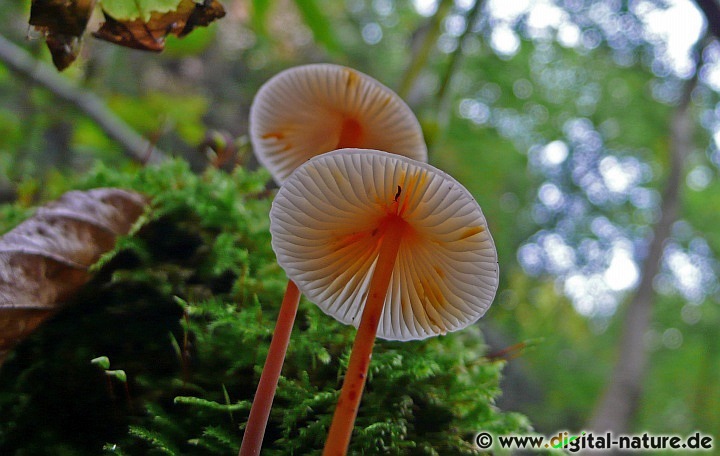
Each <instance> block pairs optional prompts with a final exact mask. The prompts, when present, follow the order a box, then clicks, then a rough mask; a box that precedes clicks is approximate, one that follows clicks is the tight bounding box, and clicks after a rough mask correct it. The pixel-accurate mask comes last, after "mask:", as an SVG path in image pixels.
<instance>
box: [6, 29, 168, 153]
mask: <svg viewBox="0 0 720 456" xmlns="http://www.w3.org/2000/svg"><path fill="white" fill-rule="evenodd" d="M0 62H2V63H4V64H5V65H7V67H8V68H9V69H11V70H12V71H14V72H15V73H17V74H18V75H20V76H21V77H23V78H25V79H26V80H28V81H30V82H32V83H33V84H36V85H39V86H41V87H43V88H45V89H47V90H48V91H50V92H51V93H52V94H53V95H55V96H56V97H58V98H60V99H61V100H63V101H65V102H66V103H69V104H71V105H72V106H74V107H75V108H77V109H78V110H79V111H80V112H82V113H83V114H85V115H86V116H88V117H89V118H90V119H92V120H93V121H94V122H95V123H97V124H98V126H100V128H102V129H103V131H105V133H106V134H107V135H108V137H109V138H111V139H113V140H115V141H117V142H118V143H119V144H120V145H121V146H122V147H123V149H124V151H125V153H126V154H127V155H128V156H130V157H131V158H132V159H134V160H137V161H140V162H142V163H157V162H160V161H162V160H164V159H165V158H167V157H166V155H165V153H163V152H162V151H161V150H160V149H158V148H156V147H154V146H152V144H150V143H149V142H148V140H146V139H145V138H143V137H142V136H141V135H139V134H138V133H137V132H135V131H134V130H133V129H132V128H130V127H129V126H128V125H127V124H126V123H125V122H123V121H122V120H121V119H119V118H118V117H117V116H116V115H115V114H114V113H113V112H112V111H110V109H108V108H107V106H106V105H105V103H103V101H102V100H100V99H99V98H98V97H97V96H95V95H93V94H92V93H89V92H86V91H84V90H81V89H79V88H77V87H75V86H73V85H72V84H70V83H69V82H68V81H67V80H66V79H64V78H63V77H62V76H60V75H59V74H58V73H57V71H56V70H55V69H53V68H50V67H49V66H48V65H45V64H44V63H42V62H38V61H37V60H36V59H34V58H33V57H32V56H31V55H30V54H28V53H27V52H26V51H25V50H23V49H21V48H20V47H18V46H17V45H15V44H13V43H12V42H10V41H8V40H7V39H6V38H5V37H3V36H2V35H0ZM149 149H150V152H151V153H148V150H149Z"/></svg>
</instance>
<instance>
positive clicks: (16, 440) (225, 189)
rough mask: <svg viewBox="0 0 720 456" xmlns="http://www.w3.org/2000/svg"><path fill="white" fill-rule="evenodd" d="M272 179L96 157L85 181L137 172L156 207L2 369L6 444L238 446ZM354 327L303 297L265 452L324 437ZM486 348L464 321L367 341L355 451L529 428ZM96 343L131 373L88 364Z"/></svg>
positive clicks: (274, 276) (445, 450) (158, 449)
mask: <svg viewBox="0 0 720 456" xmlns="http://www.w3.org/2000/svg"><path fill="white" fill-rule="evenodd" d="M267 180H268V176H267V174H266V173H264V172H258V173H251V172H247V171H245V170H243V169H237V170H236V171H235V172H234V173H233V174H231V175H228V174H225V173H222V172H219V171H208V172H206V173H204V174H202V175H195V174H193V173H191V172H190V170H189V169H188V166H187V165H186V164H185V163H184V162H180V161H173V162H170V163H167V164H164V165H162V166H160V167H156V168H141V169H137V170H136V172H134V173H127V172H119V171H115V170H112V169H107V168H102V167H101V168H98V169H96V170H95V171H94V172H93V173H92V174H91V176H90V177H89V178H87V179H86V180H85V181H84V182H83V183H82V184H81V185H80V187H82V188H89V187H97V186H119V187H124V188H132V189H136V190H139V191H141V192H143V193H145V194H146V195H149V196H151V197H152V199H153V204H152V206H153V208H152V210H151V211H150V212H149V213H148V215H147V216H146V220H145V223H144V225H143V226H142V227H141V228H140V229H139V230H138V231H137V232H136V233H135V234H134V235H133V236H132V237H128V238H124V239H123V240H121V241H120V242H119V243H118V247H117V248H116V250H115V251H114V252H112V254H110V255H107V256H106V257H105V258H104V259H103V261H102V262H101V265H100V266H99V267H98V268H97V270H98V272H97V274H96V276H95V278H94V279H93V280H92V282H91V283H89V284H88V285H87V286H86V287H84V288H83V290H82V291H81V292H80V293H79V294H78V295H77V296H76V297H75V298H74V299H73V302H72V303H70V305H68V307H67V308H66V310H64V311H63V312H62V313H60V314H59V315H58V316H57V317H56V318H54V319H53V320H52V321H50V322H48V323H46V324H45V325H44V326H43V327H42V328H41V329H40V330H38V331H37V332H36V333H35V334H34V335H33V336H32V337H30V338H29V339H27V340H26V341H25V342H24V343H23V344H21V345H20V346H19V347H18V348H17V350H16V351H15V353H14V354H13V355H11V357H10V359H8V361H7V362H6V364H5V365H4V366H3V367H2V370H0V391H1V392H0V416H2V417H3V418H2V420H1V422H0V454H22V455H35V454H38V455H39V454H101V453H103V452H105V453H107V454H118V455H120V454H123V455H146V454H147V455H153V454H178V455H193V454H199V455H204V454H227V455H231V454H235V453H236V452H237V449H238V447H239V444H240V439H241V437H242V430H241V429H242V426H243V425H244V423H245V421H246V419H247V414H248V411H249V406H250V402H251V400H252V397H253V395H254V393H255V387H256V384H257V380H258V377H259V374H260V372H261V369H262V366H263V363H264V360H265V356H266V353H267V349H268V345H269V341H270V337H271V333H272V328H273V327H274V322H275V318H276V316H277V311H278V307H279V304H280V302H281V299H282V294H283V292H284V288H285V285H286V279H285V276H284V273H283V271H282V270H281V269H280V268H279V267H278V266H277V264H276V263H275V259H274V254H273V252H272V250H271V249H270V243H269V241H270V236H269V233H268V229H267V228H268V219H267V214H268V211H269V207H270V199H269V196H270V195H269V193H268V192H267V191H266V190H265V185H266V181H267ZM3 211H5V212H6V213H11V212H12V211H10V210H9V209H3ZM354 333H355V330H354V329H353V328H349V327H345V326H343V325H341V324H339V323H337V322H335V320H333V319H331V318H330V317H328V316H326V315H324V314H323V313H322V312H321V311H320V310H319V309H318V308H317V307H316V306H314V305H312V304H311V303H308V302H306V301H304V300H303V302H302V303H301V305H300V310H299V312H298V317H297V322H296V325H295V329H294V331H293V335H292V339H291V343H290V348H289V351H288V358H287V360H286V363H285V366H284V369H283V377H282V378H281V380H280V385H279V388H278V393H277V397H276V399H275V405H274V408H273V410H272V414H271V417H270V423H269V426H268V431H267V434H266V438H265V447H264V450H263V454H264V455H281V454H303V455H305V454H315V453H319V451H320V450H321V449H322V447H323V443H324V440H325V437H326V433H327V428H328V426H329V423H330V419H331V417H332V412H333V410H334V407H335V402H336V400H337V393H338V391H339V388H340V386H341V380H342V373H343V372H344V369H345V367H346V365H347V360H348V355H349V350H350V346H351V342H352V339H353V337H354ZM483 354H484V344H483V341H482V337H481V334H480V333H479V331H478V330H477V329H476V328H470V329H468V330H465V331H462V332H460V333H455V334H451V335H448V336H444V337H438V338H434V339H430V340H426V341H419V342H409V343H397V342H386V341H378V343H377V344H376V349H375V354H374V357H373V363H372V366H371V372H370V376H369V381H368V385H367V389H366V393H365V396H364V398H363V402H362V404H361V409H360V413H359V416H358V419H357V423H356V429H355V433H354V436H353V439H352V442H351V453H357V454H408V455H411V454H428V455H431V454H440V455H453V454H475V453H476V452H477V451H478V450H477V449H476V447H475V446H474V445H473V443H472V442H473V437H474V435H475V434H476V433H477V432H479V431H481V430H485V431H491V432H497V433H509V432H513V431H521V430H526V429H527V428H528V424H527V422H526V420H525V419H524V417H522V416H519V415H516V414H508V413H501V412H499V411H498V410H497V409H496V408H495V407H494V406H493V401H494V398H495V397H497V395H498V394H500V391H499V388H498V381H499V377H500V371H501V369H502V365H501V364H500V363H490V362H488V361H487V360H486V359H485V358H484V357H483ZM99 356H107V357H108V358H109V360H110V366H111V369H114V370H119V369H122V370H123V371H124V372H125V373H126V374H127V383H122V382H120V381H118V380H117V379H114V378H111V377H110V376H108V375H105V373H104V372H103V371H102V369H101V368H99V367H98V366H97V365H93V364H91V360H92V359H94V358H97V357H99Z"/></svg>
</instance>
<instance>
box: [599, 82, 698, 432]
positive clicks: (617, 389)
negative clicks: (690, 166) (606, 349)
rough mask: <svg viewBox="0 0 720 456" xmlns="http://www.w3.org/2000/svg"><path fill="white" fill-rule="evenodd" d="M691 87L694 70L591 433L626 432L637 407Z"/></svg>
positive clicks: (688, 125) (675, 119) (689, 127)
mask: <svg viewBox="0 0 720 456" xmlns="http://www.w3.org/2000/svg"><path fill="white" fill-rule="evenodd" d="M696 86H697V72H696V74H695V76H693V78H692V79H690V80H689V81H688V82H687V83H686V84H685V87H684V90H683V94H682V98H681V99H680V103H679V104H678V107H677V109H676V110H675V112H674V114H673V116H672V118H671V121H670V150H669V152H670V157H669V158H670V160H669V173H668V177H667V182H666V183H665V189H664V191H663V195H662V196H663V198H662V202H661V206H660V211H661V215H660V219H659V220H658V222H657V223H656V224H655V226H654V228H653V234H652V239H651V241H650V245H649V249H648V254H647V257H646V258H645V260H644V262H643V265H642V276H641V278H640V285H639V286H638V288H637V290H636V291H635V294H634V295H633V297H632V299H631V301H630V303H629V304H628V306H627V310H626V312H625V321H624V326H623V329H622V335H621V338H620V344H619V353H618V358H617V362H616V364H615V368H614V369H613V375H612V378H611V380H610V383H609V385H608V387H607V389H606V390H605V393H604V395H603V397H602V399H601V400H600V402H599V403H598V405H597V406H596V408H595V413H594V416H593V418H592V420H591V422H590V429H592V430H593V431H596V432H604V431H611V432H613V433H615V434H618V433H627V432H628V431H629V430H630V425H631V422H632V419H633V417H634V416H635V412H636V411H637V409H638V405H639V400H640V397H641V395H642V382H643V378H644V374H645V368H646V365H647V359H648V354H647V351H646V349H645V344H644V340H643V339H644V335H645V333H646V332H647V330H648V328H649V326H650V317H651V313H652V306H653V301H654V292H653V280H654V278H655V276H656V275H657V273H658V271H659V270H660V264H661V263H660V262H661V260H662V255H663V250H664V247H665V244H666V242H667V240H668V239H669V238H670V230H671V228H672V225H673V223H675V222H676V221H677V219H678V214H679V211H680V191H681V188H682V177H683V176H684V173H683V168H684V165H685V159H686V157H687V155H688V153H689V152H690V150H691V148H692V135H693V120H692V115H691V112H690V104H691V94H692V91H693V89H695V87H696Z"/></svg>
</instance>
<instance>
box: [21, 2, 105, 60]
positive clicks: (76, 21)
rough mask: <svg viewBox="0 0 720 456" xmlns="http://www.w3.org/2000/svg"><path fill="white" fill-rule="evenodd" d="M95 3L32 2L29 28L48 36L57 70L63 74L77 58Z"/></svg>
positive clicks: (49, 46) (47, 41)
mask: <svg viewBox="0 0 720 456" xmlns="http://www.w3.org/2000/svg"><path fill="white" fill-rule="evenodd" d="M95 2H96V0H74V1H67V0H33V2H32V6H31V7H30V25H31V26H33V27H34V28H35V30H37V31H38V32H40V33H42V34H43V35H45V38H46V43H47V46H48V49H50V54H51V55H52V59H53V63H54V64H55V67H56V68H57V69H58V70H60V71H62V70H64V69H65V68H67V67H68V66H69V65H70V64H71V63H72V62H74V61H75V59H76V58H77V56H78V53H79V52H80V43H81V40H82V35H83V33H85V27H87V23H88V20H89V19H90V15H91V14H92V11H93V8H94V7H95Z"/></svg>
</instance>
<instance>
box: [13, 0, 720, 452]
mask: <svg viewBox="0 0 720 456" xmlns="http://www.w3.org/2000/svg"><path fill="white" fill-rule="evenodd" d="M222 3H223V5H224V7H225V9H226V11H227V15H226V17H224V18H223V19H220V20H219V21H217V22H216V23H214V24H212V25H211V26H210V27H208V28H200V29H197V30H195V31H194V32H193V33H192V34H190V35H189V36H187V37H186V38H184V39H182V40H180V39H175V38H171V39H169V40H168V43H167V49H166V50H165V52H163V53H162V54H152V53H144V52H141V51H134V50H130V49H126V48H121V47H118V46H113V45H111V44H109V43H106V42H101V41H99V40H95V39H93V38H91V37H89V36H88V37H87V38H86V39H85V42H84V44H83V48H82V52H81V55H80V58H79V61H78V62H76V63H75V64H74V65H72V66H71V67H70V68H69V69H67V70H65V71H64V72H63V73H61V74H60V73H56V74H53V75H52V77H51V78H50V82H49V83H48V82H47V81H46V82H42V81H37V80H34V78H32V77H31V76H29V75H28V74H21V73H18V72H16V71H12V70H11V69H10V66H9V65H8V64H7V61H6V57H2V60H0V200H2V201H3V202H13V201H21V202H24V203H25V204H27V205H32V204H37V203H40V202H42V201H44V199H45V198H46V197H48V196H49V195H53V194H54V193H53V188H55V187H54V186H56V185H59V184H57V183H58V182H63V183H65V182H67V181H72V180H73V179H76V178H79V177H80V176H82V175H83V173H85V172H87V170H88V169H90V168H92V167H93V166H94V164H95V163H96V162H98V161H101V162H103V163H104V164H106V165H107V166H110V167H116V168H118V169H123V168H127V169H132V167H133V166H138V165H137V163H138V157H137V156H133V151H131V150H129V149H128V147H127V145H126V144H123V143H122V142H118V141H114V140H111V139H109V138H108V135H107V132H106V131H104V130H103V128H101V127H100V126H99V124H98V122H97V119H96V118H93V116H92V115H88V113H87V112H86V111H85V110H84V109H83V108H82V107H81V106H77V105H76V104H73V103H68V102H64V101H61V100H59V99H58V97H57V96H55V95H54V94H53V93H52V90H48V84H53V83H54V82H53V81H55V80H56V79H60V80H63V81H66V82H69V83H70V84H71V86H72V87H73V89H74V90H75V91H77V93H82V94H87V95H89V96H91V97H94V98H96V99H98V100H101V101H102V102H103V103H104V104H106V105H107V107H108V108H109V112H110V113H111V114H112V116H115V117H116V118H117V119H119V120H120V121H122V122H123V123H125V124H126V125H127V126H129V127H130V128H131V129H132V130H134V131H135V132H137V133H139V134H141V135H143V136H144V137H145V138H149V139H150V140H151V141H152V142H153V143H154V144H155V145H156V146H157V148H158V149H160V150H162V151H164V152H165V153H166V154H168V155H173V156H178V157H184V158H185V159H186V160H187V161H189V162H190V163H191V164H192V166H193V167H194V168H195V169H197V170H200V169H202V168H204V167H206V166H208V164H209V163H210V161H211V158H212V157H211V158H208V157H209V156H210V155H211V154H210V151H209V150H208V149H207V147H205V146H204V144H205V143H206V141H205V140H206V138H207V137H208V136H212V135H213V134H218V132H219V134H223V135H225V136H226V137H229V138H236V141H237V144H238V145H239V153H238V155H239V156H238V157H233V158H232V159H231V161H232V160H237V161H238V162H239V163H241V164H242V166H246V167H254V166H256V165H255V161H254V160H253V158H252V156H251V150H250V149H249V148H248V147H247V145H246V144H245V143H246V141H244V140H243V136H244V135H245V134H246V133H247V115H248V110H249V106H250V104H251V102H252V99H253V96H254V94H255V93H256V91H257V89H258V88H259V87H260V85H262V84H263V83H264V82H265V81H266V80H267V79H268V78H270V77H271V76H272V75H274V74H275V73H277V72H278V71H280V70H282V69H285V68H288V67H291V66H294V65H298V64H304V63H310V62H334V63H339V64H344V65H348V66H351V67H354V68H356V69H358V70H360V71H362V72H365V73H367V74H369V75H372V76H373V77H374V78H376V79H378V80H380V81H381V82H383V83H384V84H386V85H387V86H389V87H391V88H393V89H394V90H396V91H397V92H398V93H399V94H400V95H401V96H402V97H404V98H405V99H406V100H407V102H408V104H409V105H410V106H411V107H412V109H413V110H414V111H415V112H416V114H417V115H418V117H419V118H420V120H421V123H422V125H423V129H424V132H425V135H426V139H427V142H428V144H429V148H430V162H431V163H432V164H434V165H435V166H437V167H440V168H441V169H443V170H445V171H447V172H449V173H450V174H452V175H453V176H454V177H456V178H457V179H458V180H459V181H460V182H461V183H463V184H464V185H465V186H467V187H468V189H470V190H471V192H472V193H473V194H474V195H475V196H476V198H477V200H478V201H479V202H480V205H481V206H482V208H483V210H484V212H485V215H486V217H487V219H488V222H489V225H490V229H491V232H492V234H493V236H494V238H495V242H496V244H497V248H498V252H499V261H500V269H501V284H500V288H499V290H498V294H497V298H496V300H495V303H494V304H493V306H492V308H491V310H490V311H489V312H488V314H487V315H486V317H485V318H484V319H483V320H482V321H481V323H480V326H481V328H482V330H483V335H484V338H485V342H486V344H487V345H488V356H489V357H495V358H505V359H507V360H508V362H507V364H506V366H505V368H504V378H503V381H502V383H501V386H502V396H501V398H500V399H499V402H498V406H499V407H500V408H501V409H503V410H511V411H517V412H521V413H522V414H525V415H526V416H527V417H528V418H529V420H530V422H531V423H532V425H533V427H534V428H535V430H537V431H539V432H541V433H546V434H550V433H553V432H555V431H558V430H565V429H570V430H579V429H597V430H604V429H607V428H610V429H614V430H616V431H618V432H639V431H650V432H653V433H673V434H681V435H685V434H689V433H691V432H695V431H700V432H703V433H706V434H713V433H715V434H716V437H717V438H720V434H718V431H719V430H720V382H718V381H717V379H718V377H720V338H719V337H718V333H717V328H718V325H719V324H720V304H719V303H720V288H719V287H718V261H717V254H718V252H720V228H719V227H720V182H719V181H718V179H717V176H718V167H719V166H720V151H719V149H718V147H719V146H720V103H719V102H720V97H719V96H718V94H719V91H720V42H718V40H717V37H716V33H718V30H720V5H718V4H717V3H716V2H715V1H714V0H702V1H701V0H697V2H693V1H690V0H629V1H628V0H597V1H590V0H517V1H515V0H514V1H507V0H476V1H473V0H400V1H391V0H344V1H335V0H297V1H291V0H224V1H222ZM29 8H30V2H29V1H18V0H8V1H5V2H3V6H2V8H1V9H0V23H2V24H3V27H2V32H1V34H2V37H3V38H4V40H3V41H0V43H1V46H0V47H1V48H2V50H3V52H0V54H3V56H6V55H7V52H10V51H13V52H14V51H17V50H18V49H19V50H21V51H24V52H26V53H27V54H28V55H29V56H32V58H33V59H35V60H37V61H38V62H41V63H40V65H47V64H48V63H49V61H50V59H49V54H48V52H47V50H46V49H45V46H44V41H43V40H42V37H39V36H37V35H36V34H34V33H33V31H31V30H29V27H28V25H27V21H28V16H29ZM99 20H100V18H97V17H94V18H93V21H95V22H97V21H99ZM53 72H54V70H53ZM55 82H56V81H55ZM134 152H135V155H137V151H134ZM209 154H210V155H209ZM63 185H65V184H63ZM601 428H602V429H601ZM719 444H720V443H719V442H717V441H716V442H715V446H716V447H717V446H718V445H719Z"/></svg>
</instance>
